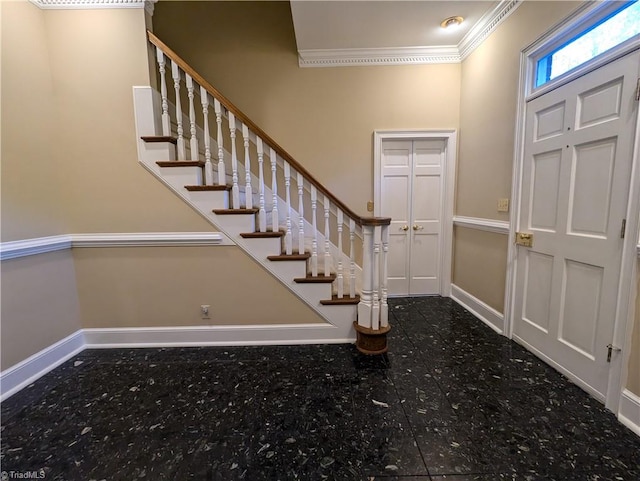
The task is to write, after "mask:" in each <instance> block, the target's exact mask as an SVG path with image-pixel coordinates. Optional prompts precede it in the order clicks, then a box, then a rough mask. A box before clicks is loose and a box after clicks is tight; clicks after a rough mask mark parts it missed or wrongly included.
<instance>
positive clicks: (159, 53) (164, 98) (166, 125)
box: [156, 48, 171, 137]
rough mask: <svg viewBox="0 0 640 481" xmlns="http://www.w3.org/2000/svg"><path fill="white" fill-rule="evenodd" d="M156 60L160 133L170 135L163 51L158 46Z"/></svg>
mask: <svg viewBox="0 0 640 481" xmlns="http://www.w3.org/2000/svg"><path fill="white" fill-rule="evenodd" d="M156 58H157V60H158V70H159V71H160V98H161V99H162V135H164V136H166V137H168V136H170V135H171V119H170V118H169V99H167V79H166V74H165V65H166V63H165V60H164V53H162V50H160V49H159V48H157V49H156Z"/></svg>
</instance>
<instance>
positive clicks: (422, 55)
mask: <svg viewBox="0 0 640 481" xmlns="http://www.w3.org/2000/svg"><path fill="white" fill-rule="evenodd" d="M521 4H522V0H501V2H500V3H499V4H498V5H497V6H496V7H495V8H494V9H493V10H492V11H490V12H488V13H487V14H485V15H484V16H483V17H482V18H481V19H480V20H479V21H478V22H477V23H476V24H475V25H474V26H473V27H472V28H471V30H469V32H468V33H467V34H466V35H465V36H464V37H463V38H462V40H461V41H460V43H459V44H458V45H450V46H442V47H435V46H431V47H428V46H427V47H402V48H348V49H317V50H316V49H307V50H298V65H299V66H300V67H347V66H371V65H416V64H434V63H437V64H441V63H460V62H461V61H462V60H464V59H465V58H467V57H468V56H469V55H471V53H472V52H473V51H474V50H475V49H476V48H477V47H478V46H479V45H480V44H481V43H482V42H483V41H484V40H485V39H486V38H487V37H488V36H489V35H491V33H492V32H493V31H494V30H495V29H496V28H498V26H499V25H500V24H501V23H502V22H503V21H504V20H505V19H506V18H507V17H509V15H511V14H512V13H513V12H514V11H515V10H516V9H517V8H518V7H519V6H520V5H521Z"/></svg>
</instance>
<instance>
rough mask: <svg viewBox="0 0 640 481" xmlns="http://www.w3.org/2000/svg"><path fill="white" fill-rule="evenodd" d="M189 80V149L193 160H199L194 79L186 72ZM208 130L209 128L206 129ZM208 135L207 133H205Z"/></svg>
mask: <svg viewBox="0 0 640 481" xmlns="http://www.w3.org/2000/svg"><path fill="white" fill-rule="evenodd" d="M185 76H186V81H187V95H188V97H189V133H190V135H191V137H190V139H189V150H190V151H191V160H199V158H200V153H199V152H198V137H197V129H196V108H195V105H194V103H193V99H194V95H193V79H192V78H191V75H189V74H188V73H185ZM205 132H208V129H206V130H205ZM205 136H206V135H205Z"/></svg>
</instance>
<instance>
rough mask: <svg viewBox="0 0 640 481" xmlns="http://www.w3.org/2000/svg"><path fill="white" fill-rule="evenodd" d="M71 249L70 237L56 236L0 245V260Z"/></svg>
mask: <svg viewBox="0 0 640 481" xmlns="http://www.w3.org/2000/svg"><path fill="white" fill-rule="evenodd" d="M65 249H71V236H69V235H56V236H50V237H36V238H34V239H23V240H17V241H10V242H2V243H0V260H3V261H5V260H8V259H15V258H16V257H25V256H33V255H36V254H44V253H46V252H54V251H61V250H65Z"/></svg>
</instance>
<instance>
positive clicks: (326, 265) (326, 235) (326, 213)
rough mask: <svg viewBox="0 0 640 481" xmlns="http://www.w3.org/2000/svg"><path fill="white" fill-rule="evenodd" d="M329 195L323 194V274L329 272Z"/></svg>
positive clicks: (327, 274) (328, 273)
mask: <svg viewBox="0 0 640 481" xmlns="http://www.w3.org/2000/svg"><path fill="white" fill-rule="evenodd" d="M329 207H330V204H329V197H327V196H326V195H325V196H324V275H325V276H327V277H328V276H329V275H330V274H331V232H330V231H329V220H330V217H329V216H330V211H329Z"/></svg>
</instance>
